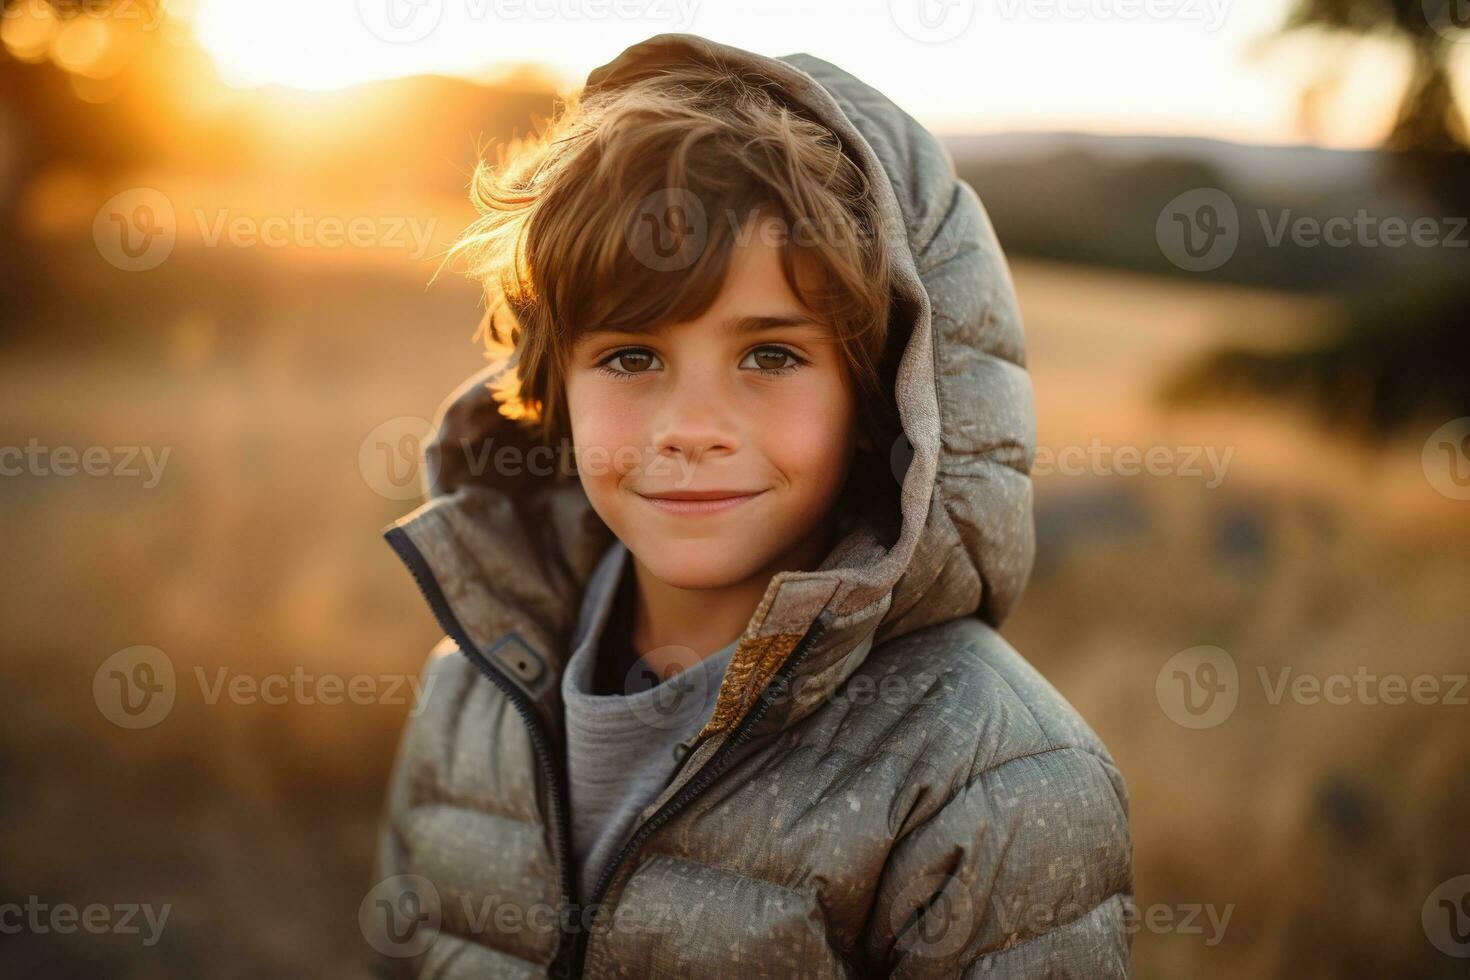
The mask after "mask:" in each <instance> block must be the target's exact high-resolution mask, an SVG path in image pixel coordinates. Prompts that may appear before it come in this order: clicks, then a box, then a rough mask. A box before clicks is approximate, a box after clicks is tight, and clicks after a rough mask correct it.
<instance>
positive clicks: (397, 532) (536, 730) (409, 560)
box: [385, 527, 573, 977]
mask: <svg viewBox="0 0 1470 980" xmlns="http://www.w3.org/2000/svg"><path fill="white" fill-rule="evenodd" d="M385 537H386V538H387V539H388V543H389V544H390V545H391V546H392V547H393V550H394V552H396V553H397V555H398V557H399V558H400V559H402V561H403V563H404V564H405V565H407V566H408V570H409V571H410V572H411V573H412V574H413V579H414V582H415V583H417V584H418V587H419V591H420V592H421V593H423V596H424V598H425V599H426V600H428V603H429V608H430V609H431V610H432V611H433V613H434V618H435V619H436V620H438V622H439V626H440V628H441V629H443V630H444V632H445V633H447V634H448V635H449V636H450V638H451V639H453V640H454V642H455V643H456V644H458V645H459V649H460V652H461V653H463V654H464V656H465V657H466V658H467V659H468V660H469V661H470V663H471V664H473V665H474V667H475V669H476V670H478V671H479V672H480V673H481V674H482V675H483V676H484V677H485V678H486V679H487V680H489V681H490V682H491V683H492V684H494V685H495V686H496V687H498V688H499V689H500V692H501V693H502V694H504V695H505V697H506V700H508V701H510V703H511V704H512V705H513V706H514V707H515V709H516V711H518V712H519V713H520V716H521V719H522V720H523V721H524V722H525V723H526V728H527V730H528V732H529V733H530V736H531V748H532V751H533V753H534V754H535V756H536V761H537V763H538V764H539V766H540V768H541V775H542V777H543V778H544V780H545V782H546V786H547V790H548V793H549V795H550V798H551V823H552V835H553V836H554V837H555V839H556V863H557V868H558V871H559V873H560V878H561V895H560V897H559V901H558V904H559V905H560V906H561V914H560V915H559V916H558V932H559V937H558V939H557V946H556V952H555V954H554V955H553V956H552V960H551V968H550V972H551V975H552V976H553V977H565V976H566V975H567V970H566V954H567V951H568V949H567V947H568V942H567V940H568V938H569V937H568V934H567V932H566V930H565V928H564V925H565V923H567V922H570V921H571V919H570V917H569V915H568V913H569V912H570V911H572V908H571V907H572V905H573V902H572V887H573V886H572V862H571V853H572V846H571V836H570V831H569V829H568V826H567V820H566V803H565V801H564V799H563V797H562V785H561V769H560V767H559V766H558V765H557V764H556V757H555V755H554V753H553V752H552V747H551V746H552V740H551V737H550V736H549V735H548V734H547V732H546V726H545V723H544V722H543V721H542V719H541V715H540V713H539V712H538V711H537V709H536V706H535V705H533V704H532V703H531V700H530V699H529V698H527V697H526V695H525V694H524V693H523V692H522V691H521V689H520V688H518V687H517V686H516V685H515V684H513V683H512V682H511V681H510V679H509V678H507V677H506V676H505V675H504V674H503V673H501V671H500V670H499V669H498V668H496V667H495V666H494V665H493V664H491V663H490V661H489V660H487V659H486V658H485V655H484V654H482V653H481V652H480V651H479V650H478V649H477V648H476V647H475V644H474V642H473V641H472V640H470V637H469V634H468V633H466V632H465V630H464V627H463V626H462V625H460V622H459V619H458V618H457V617H456V616H455V615H454V611H453V610H452V609H450V608H449V602H448V600H446V599H445V598H444V592H443V590H442V589H440V588H439V583H438V581H437V580H436V579H435V578H434V573H433V572H432V571H431V570H430V569H429V565H428V562H426V561H425V560H424V556H423V555H422V554H421V553H420V552H419V549H418V546H417V545H415V544H414V543H413V541H412V540H411V539H410V538H409V536H408V532H406V531H404V530H403V529H402V528H401V527H394V528H389V529H388V531H387V532H386V534H385Z"/></svg>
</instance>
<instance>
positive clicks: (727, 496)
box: [635, 490, 765, 516]
mask: <svg viewBox="0 0 1470 980" xmlns="http://www.w3.org/2000/svg"><path fill="white" fill-rule="evenodd" d="M635 492H636V491H635ZM763 493H765V491H764V490H667V491H663V492H660V493H656V494H652V493H639V494H638V496H639V497H642V498H643V499H644V500H646V501H648V502H649V503H650V504H652V505H653V506H654V507H656V508H658V509H659V510H660V511H662V512H663V513H665V514H672V515H678V516H697V515H702V514H717V513H722V512H724V511H727V510H731V509H733V508H735V507H739V506H740V505H741V504H743V503H745V502H746V501H749V500H754V499H755V498H756V497H759V496H760V495H761V494H763Z"/></svg>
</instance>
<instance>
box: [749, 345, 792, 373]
mask: <svg viewBox="0 0 1470 980" xmlns="http://www.w3.org/2000/svg"><path fill="white" fill-rule="evenodd" d="M800 363H802V361H801V358H799V357H797V356H796V355H795V354H793V353H792V352H791V351H789V350H787V349H786V348H785V347H757V348H756V349H755V350H753V351H751V352H750V353H749V354H747V355H745V360H743V361H741V362H740V366H741V367H743V368H753V369H754V370H757V371H764V372H766V373H773V374H783V373H785V372H786V371H787V370H789V369H791V368H794V367H796V366H797V365H798V364H800Z"/></svg>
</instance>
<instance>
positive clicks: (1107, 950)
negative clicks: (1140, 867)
mask: <svg viewBox="0 0 1470 980" xmlns="http://www.w3.org/2000/svg"><path fill="white" fill-rule="evenodd" d="M1126 800H1127V797H1126V794H1125V793H1124V792H1123V791H1122V782H1121V777H1120V776H1119V774H1118V772H1117V770H1116V768H1115V767H1114V766H1113V764H1112V762H1111V761H1110V760H1109V759H1107V758H1105V757H1103V756H1099V755H1097V754H1094V753H1093V752H1091V751H1088V750H1086V749H1081V748H1072V747H1064V748H1052V749H1047V750H1044V751H1040V752H1036V753H1033V754H1027V755H1022V756H1020V757H1017V758H1012V759H1010V760H1008V761H1005V762H1003V763H1000V764H998V765H996V766H994V767H992V768H989V769H986V770H985V771H983V772H981V773H980V774H979V776H978V777H977V778H975V779H973V780H972V781H970V782H969V783H967V784H966V785H964V786H963V787H962V788H961V789H960V790H959V791H958V792H956V793H954V794H953V795H952V796H951V797H950V798H949V799H948V800H947V801H946V802H945V803H944V804H943V805H942V806H941V807H939V809H937V810H936V811H934V812H933V813H932V814H930V815H929V816H928V817H927V818H926V819H925V820H924V821H923V822H922V823H920V824H919V825H918V826H916V827H914V828H913V829H911V830H909V831H908V832H907V833H906V834H904V836H903V837H902V838H901V839H900V840H899V841H898V843H897V844H896V845H895V846H894V849H893V851H892V853H891V855H890V857H889V861H888V865H887V867H886V868H885V870H884V873H883V876H882V878H881V880H880V881H879V884H878V889H877V898H876V903H875V907H874V912H873V917H872V919H871V920H870V923H869V925H870V928H869V930H868V940H867V941H868V950H867V952H868V954H869V956H870V960H869V962H871V963H872V964H874V965H875V967H876V975H878V976H889V977H893V978H900V977H902V978H914V977H977V976H981V975H985V976H1001V977H1025V978H1037V977H1065V978H1072V977H1075V978H1079V980H1099V978H1111V977H1128V976H1131V970H1130V965H1129V949H1130V943H1131V938H1132V930H1131V929H1130V928H1129V924H1130V923H1131V922H1132V921H1134V919H1133V896H1132V882H1131V876H1130V868H1131V865H1132V854H1131V847H1132V845H1131V841H1130V837H1129V833H1128V813H1127V802H1126Z"/></svg>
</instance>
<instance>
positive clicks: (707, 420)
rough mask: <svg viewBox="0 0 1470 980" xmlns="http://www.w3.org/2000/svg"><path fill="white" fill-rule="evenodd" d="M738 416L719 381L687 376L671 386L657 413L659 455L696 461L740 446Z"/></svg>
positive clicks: (654, 443)
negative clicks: (733, 414) (728, 401)
mask: <svg viewBox="0 0 1470 980" xmlns="http://www.w3.org/2000/svg"><path fill="white" fill-rule="evenodd" d="M735 433H736V428H735V425H734V419H733V416H732V413H731V410H730V406H729V405H728V403H727V401H726V399H725V398H724V395H723V392H721V390H720V387H719V384H718V382H714V381H712V380H709V379H703V380H701V379H699V378H687V379H684V380H683V381H681V382H680V383H677V384H675V385H673V386H671V388H670V390H669V391H668V394H667V396H666V400H665V401H664V403H663V404H662V405H661V406H660V407H659V410H658V413H657V414H656V416H655V422H654V427H653V432H652V439H651V442H652V446H653V450H654V452H656V453H658V454H659V455H670V454H677V455H680V456H683V457H684V458H685V459H687V460H689V461H690V462H696V461H698V459H699V458H700V457H702V456H704V455H705V454H706V453H715V454H718V453H732V452H734V451H735V449H736V448H737V442H738V440H737V436H736V434H735Z"/></svg>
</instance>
